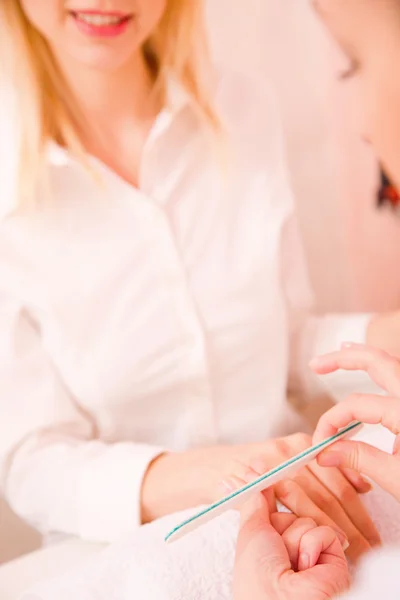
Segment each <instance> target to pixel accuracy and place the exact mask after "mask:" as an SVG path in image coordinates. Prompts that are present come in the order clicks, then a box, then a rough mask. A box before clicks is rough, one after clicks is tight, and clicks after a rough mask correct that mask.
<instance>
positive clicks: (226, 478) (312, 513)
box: [142, 434, 380, 560]
mask: <svg viewBox="0 0 400 600" xmlns="http://www.w3.org/2000/svg"><path fill="white" fill-rule="evenodd" d="M310 444H311V438H310V437H309V436H307V435H305V434H296V435H293V436H288V437H286V438H280V439H276V440H268V441H266V442H263V443H259V444H247V445H240V446H213V447H209V448H198V449H195V450H189V451H187V452H183V453H180V454H166V455H163V456H161V457H160V458H159V459H158V460H156V461H155V462H154V463H153V465H151V467H150V469H149V471H148V473H147V475H146V477H145V479H144V484H143V494H142V506H143V520H144V521H145V522H147V521H151V520H154V519H156V518H158V517H160V516H163V515H166V514H170V513H172V512H176V511H178V510H183V509H185V508H189V507H192V506H193V507H194V506H198V505H199V504H209V503H211V502H214V501H216V500H218V499H220V498H221V497H222V496H224V495H227V494H229V493H231V492H232V491H234V490H235V489H237V488H238V487H241V486H242V485H245V484H246V483H249V482H251V481H253V480H254V479H255V478H256V477H258V476H259V475H261V474H263V473H265V472H266V471H268V470H269V469H271V468H273V467H274V466H276V465H278V464H280V463H281V462H283V461H285V460H287V459H288V458H290V457H291V456H294V455H296V454H298V453H299V452H301V451H303V450H305V449H306V448H308V447H309V446H310ZM356 475H357V477H359V476H358V474H356ZM352 482H353V485H352V483H350V482H349V480H348V479H346V477H345V476H344V474H343V473H342V472H341V471H340V470H339V469H334V468H333V469H329V470H327V469H323V468H322V467H320V466H319V465H318V464H317V463H316V462H314V463H313V464H311V465H310V466H309V467H307V468H305V469H302V470H301V471H299V473H297V474H296V476H295V477H293V479H291V480H287V481H285V482H281V483H280V484H279V485H278V486H276V496H277V499H278V500H280V502H281V503H282V504H284V505H285V506H287V508H288V509H289V510H291V511H292V512H294V513H295V514H296V515H298V516H303V517H310V518H312V519H314V520H315V521H316V522H317V523H318V524H319V525H330V526H332V527H334V528H336V530H337V531H338V535H339V536H340V537H341V540H342V543H343V545H345V546H347V544H349V548H348V551H347V554H348V557H349V558H350V559H351V560H356V559H358V558H359V557H360V556H361V555H362V554H363V553H365V552H367V551H368V550H369V549H370V548H371V546H373V545H376V544H378V543H379V541H380V540H379V535H378V532H377V530H376V528H375V526H374V524H373V522H372V520H371V519H370V517H369V515H368V513H367V511H366V509H365V507H364V505H363V503H362V501H361V499H360V497H359V495H358V493H357V492H363V491H364V492H366V491H369V490H370V489H371V486H370V485H369V484H368V483H366V482H365V481H364V480H363V479H360V478H359V479H354V477H352ZM355 488H356V489H355ZM356 490H357V491H356Z"/></svg>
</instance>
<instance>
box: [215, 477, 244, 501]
mask: <svg viewBox="0 0 400 600" xmlns="http://www.w3.org/2000/svg"><path fill="white" fill-rule="evenodd" d="M245 485H246V482H245V481H244V480H243V479H240V478H239V477H237V476H236V475H230V476H229V477H226V479H224V480H223V481H222V482H221V484H220V489H219V495H218V497H219V498H221V497H222V498H224V497H225V496H228V495H230V494H232V493H233V492H236V491H237V490H240V488H242V487H244V486H245Z"/></svg>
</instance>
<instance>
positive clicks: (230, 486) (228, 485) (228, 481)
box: [221, 479, 236, 492]
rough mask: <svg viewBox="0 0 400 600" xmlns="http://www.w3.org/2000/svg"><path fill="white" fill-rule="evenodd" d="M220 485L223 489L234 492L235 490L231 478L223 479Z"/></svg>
mask: <svg viewBox="0 0 400 600" xmlns="http://www.w3.org/2000/svg"><path fill="white" fill-rule="evenodd" d="M221 485H222V487H223V488H224V490H226V491H227V492H235V491H236V485H235V483H234V482H233V481H232V479H224V480H223V481H222V482H221Z"/></svg>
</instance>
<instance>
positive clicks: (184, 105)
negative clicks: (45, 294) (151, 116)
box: [0, 77, 193, 220]
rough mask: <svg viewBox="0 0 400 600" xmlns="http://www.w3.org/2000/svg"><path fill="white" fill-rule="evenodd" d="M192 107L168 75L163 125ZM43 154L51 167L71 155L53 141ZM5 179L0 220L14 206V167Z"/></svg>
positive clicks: (68, 161) (64, 162) (64, 163)
mask: <svg viewBox="0 0 400 600" xmlns="http://www.w3.org/2000/svg"><path fill="white" fill-rule="evenodd" d="M192 107H193V103H192V99H191V98H190V94H189V93H188V92H187V90H186V89H185V88H184V87H183V85H182V84H181V83H180V82H179V81H177V80H176V79H175V78H174V77H170V78H169V79H168V82H167V100H166V106H165V108H164V109H163V110H162V111H161V112H162V117H163V122H164V125H166V123H165V121H168V122H169V123H171V122H172V121H173V119H174V118H176V117H177V116H178V115H179V114H180V113H181V112H182V111H183V110H185V109H189V110H190V109H191V108H192ZM166 126H167V125H166ZM45 154H46V157H47V161H48V164H49V166H51V167H55V168H59V167H65V166H68V165H69V164H71V157H70V154H69V153H68V151H67V150H65V149H64V148H62V147H61V146H59V145H58V144H57V143H56V142H54V141H50V142H48V143H47V146H46V150H45ZM9 175H10V173H9ZM7 179H8V180H9V181H10V185H9V186H5V187H4V188H3V191H2V193H1V196H2V198H1V202H0V220H3V219H5V218H6V217H8V216H10V215H11V214H12V213H13V212H14V210H15V208H16V205H15V198H16V182H17V172H16V169H13V170H12V175H11V176H10V177H7ZM8 188H10V189H8Z"/></svg>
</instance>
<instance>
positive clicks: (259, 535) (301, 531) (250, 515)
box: [233, 490, 350, 600]
mask: <svg viewBox="0 0 400 600" xmlns="http://www.w3.org/2000/svg"><path fill="white" fill-rule="evenodd" d="M349 581H350V579H349V571H348V567H347V561H346V559H345V556H344V553H343V550H342V546H341V543H340V541H339V539H338V537H337V536H336V533H335V532H334V531H333V529H330V528H329V527H318V526H317V524H316V523H315V522H314V521H313V520H312V519H299V518H297V517H295V516H294V515H288V514H283V513H280V514H279V513H277V512H276V506H275V500H274V496H273V492H272V493H271V490H268V493H267V494H266V495H265V496H264V495H262V494H259V495H257V496H254V497H253V498H251V499H250V500H249V501H248V502H247V503H246V504H245V505H244V506H243V508H242V513H241V528H240V532H239V538H238V544H237V549H236V563H235V569H234V584H233V585H234V600H247V599H248V598H251V600H272V598H273V599H274V600H328V599H329V598H333V597H334V596H336V594H340V593H342V592H344V591H345V590H346V589H347V588H348V586H349Z"/></svg>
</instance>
